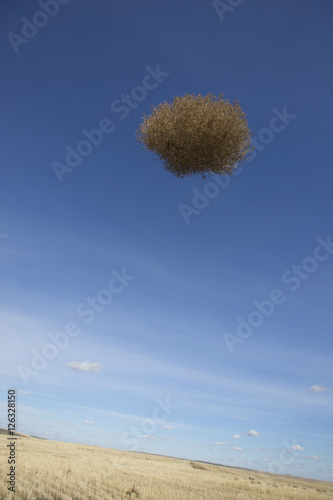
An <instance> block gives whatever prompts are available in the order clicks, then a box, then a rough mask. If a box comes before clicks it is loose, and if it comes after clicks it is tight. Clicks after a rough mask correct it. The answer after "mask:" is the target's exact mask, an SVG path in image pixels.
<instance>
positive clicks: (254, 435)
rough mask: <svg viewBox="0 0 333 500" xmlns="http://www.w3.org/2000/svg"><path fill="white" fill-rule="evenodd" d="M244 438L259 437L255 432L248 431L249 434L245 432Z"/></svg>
mask: <svg viewBox="0 0 333 500" xmlns="http://www.w3.org/2000/svg"><path fill="white" fill-rule="evenodd" d="M245 436H249V437H258V436H259V432H257V431H255V430H253V429H252V430H250V431H249V432H245Z"/></svg>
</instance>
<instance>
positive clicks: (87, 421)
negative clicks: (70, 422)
mask: <svg viewBox="0 0 333 500" xmlns="http://www.w3.org/2000/svg"><path fill="white" fill-rule="evenodd" d="M84 423H85V424H86V425H94V422H92V421H89V420H85V421H84Z"/></svg>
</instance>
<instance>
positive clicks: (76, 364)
mask: <svg viewBox="0 0 333 500" xmlns="http://www.w3.org/2000/svg"><path fill="white" fill-rule="evenodd" d="M66 365H67V366H69V367H70V368H71V369H72V370H76V371H83V372H100V371H101V370H102V369H103V368H105V367H104V365H102V363H100V362H91V361H83V362H80V361H69V362H67V363H66Z"/></svg>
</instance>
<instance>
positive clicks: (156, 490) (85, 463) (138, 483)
mask: <svg viewBox="0 0 333 500" xmlns="http://www.w3.org/2000/svg"><path fill="white" fill-rule="evenodd" d="M7 443H8V441H7V436H6V435H0V454H1V457H0V472H1V482H0V498H1V499H8V498H9V499H10V498H15V500H16V499H17V500H18V499H20V500H23V499H24V500H32V499H38V500H46V499H59V500H72V499H75V500H82V499H88V500H96V499H117V500H129V499H132V500H133V499H136V498H140V499H141V500H160V499H161V500H162V499H163V500H164V499H165V500H182V499H184V500H185V499H189V500H206V499H207V500H212V499H213V500H214V499H228V500H236V499H244V500H247V499H256V500H270V499H271V500H279V499H288V500H289V499H290V500H291V499H298V500H301V499H304V500H315V499H318V500H321V499H322V500H324V499H325V500H326V499H332V498H333V483H330V482H323V481H315V480H310V479H302V478H296V477H292V476H279V475H275V474H267V473H262V472H256V471H250V470H244V469H236V468H229V467H220V466H216V465H210V464H206V463H200V462H191V461H189V460H180V459H175V458H168V457H162V456H156V455H147V454H144V453H134V452H128V451H117V450H111V449H107V448H99V447H95V446H86V445H81V444H70V443H61V442H57V441H48V440H41V439H37V438H33V437H18V438H17V441H16V453H17V456H16V458H17V462H16V476H17V477H16V493H15V494H14V493H11V492H9V491H8V490H7V484H6V474H7V473H8V472H9V466H8V463H7V457H8V451H7V450H8V448H7V447H6V445H7Z"/></svg>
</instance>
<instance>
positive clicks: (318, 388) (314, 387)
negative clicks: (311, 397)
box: [310, 384, 330, 392]
mask: <svg viewBox="0 0 333 500" xmlns="http://www.w3.org/2000/svg"><path fill="white" fill-rule="evenodd" d="M310 389H311V391H312V392H325V391H329V390H330V389H328V388H327V387H325V386H324V385H321V384H319V385H312V386H311V387H310Z"/></svg>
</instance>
